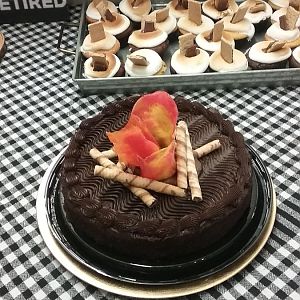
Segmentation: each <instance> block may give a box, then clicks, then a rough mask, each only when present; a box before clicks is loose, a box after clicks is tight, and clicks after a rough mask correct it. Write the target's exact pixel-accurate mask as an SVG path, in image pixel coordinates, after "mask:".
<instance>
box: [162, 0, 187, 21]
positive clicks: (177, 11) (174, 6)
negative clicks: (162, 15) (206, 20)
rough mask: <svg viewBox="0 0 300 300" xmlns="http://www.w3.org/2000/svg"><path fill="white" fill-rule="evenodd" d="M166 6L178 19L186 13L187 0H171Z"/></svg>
mask: <svg viewBox="0 0 300 300" xmlns="http://www.w3.org/2000/svg"><path fill="white" fill-rule="evenodd" d="M167 7H168V8H169V9H170V15H172V16H174V17H175V18H176V19H179V18H181V17H184V16H186V15H187V13H188V0H171V1H170V2H169V3H168V4H167Z"/></svg>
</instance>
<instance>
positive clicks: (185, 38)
mask: <svg viewBox="0 0 300 300" xmlns="http://www.w3.org/2000/svg"><path fill="white" fill-rule="evenodd" d="M178 39H179V49H178V50H176V51H175V52H174V53H173V55H172V57H171V66H170V71H171V73H172V74H200V73H203V72H205V71H206V70H207V68H208V64H209V54H208V53H207V52H206V51H205V50H202V49H200V48H198V47H197V45H196V44H195V42H194V39H195V37H194V35H193V34H192V33H187V34H185V35H181V36H179V37H178Z"/></svg>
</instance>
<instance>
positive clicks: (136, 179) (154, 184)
mask: <svg viewBox="0 0 300 300" xmlns="http://www.w3.org/2000/svg"><path fill="white" fill-rule="evenodd" d="M94 174H95V175H99V176H101V177H103V178H106V179H112V180H115V181H118V182H121V183H125V184H129V185H133V186H136V187H140V188H144V189H149V190H152V191H155V192H158V193H163V194H168V195H172V196H178V197H185V190H184V189H181V188H179V187H177V186H174V185H170V184H166V183H163V182H160V181H157V180H152V179H149V178H144V177H140V176H137V175H133V174H128V173H125V172H124V171H121V170H119V169H117V168H111V169H110V168H105V167H101V166H95V170H94Z"/></svg>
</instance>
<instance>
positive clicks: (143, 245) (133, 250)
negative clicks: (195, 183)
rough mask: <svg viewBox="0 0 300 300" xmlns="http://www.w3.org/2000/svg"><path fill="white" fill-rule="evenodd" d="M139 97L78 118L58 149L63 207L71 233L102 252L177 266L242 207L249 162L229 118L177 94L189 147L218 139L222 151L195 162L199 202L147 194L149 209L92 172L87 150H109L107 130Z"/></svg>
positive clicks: (228, 225) (216, 236)
mask: <svg viewBox="0 0 300 300" xmlns="http://www.w3.org/2000/svg"><path fill="white" fill-rule="evenodd" d="M137 99H138V97H128V98H126V99H123V100H122V99H119V100H118V101H116V102H113V103H111V104H109V105H107V106H106V107H105V108H104V109H103V110H102V111H101V112H100V113H99V114H98V115H96V116H95V117H93V118H90V119H87V120H84V121H83V122H82V123H81V124H80V126H79V128H78V130H77V131H76V132H75V134H74V136H73V137H72V139H71V142H70V144H69V146H68V148H67V150H66V152H65V159H64V163H63V166H62V170H61V191H62V196H63V198H64V210H65V212H66V216H67V219H68V220H69V222H70V223H71V224H72V226H73V227H74V229H75V230H76V231H77V232H78V234H80V235H81V236H83V237H88V238H89V239H90V240H91V241H93V243H94V245H95V247H97V248H98V249H100V250H101V251H103V252H106V253H109V255H112V256H114V255H115V256H117V257H122V258H124V259H127V260H130V261H137V262H146V263H148V262H152V263H156V262H165V261H173V262H176V261H178V260H180V259H183V258H184V257H186V256H190V255H197V253H199V251H203V250H204V249H208V247H210V246H212V245H213V244H214V243H216V242H217V241H219V240H220V239H221V238H222V237H224V236H225V235H226V234H227V233H228V232H229V231H230V230H231V229H232V228H234V226H235V225H236V224H237V222H238V221H239V220H240V218H241V217H242V216H243V214H244V213H245V212H246V211H247V209H248V208H249V203H250V198H251V190H252V185H251V182H252V181H251V177H252V167H251V158H250V155H249V153H248V151H247V148H246V146H245V143H244V139H243V136H242V135H241V134H240V133H238V132H236V131H235V130H234V128H233V125H232V123H231V122H230V121H228V120H224V119H223V117H222V116H221V115H220V114H219V113H218V112H217V111H216V110H212V109H206V108H205V107H204V106H203V105H201V104H200V103H199V102H198V101H197V102H196V101H194V102H190V101H188V100H185V99H184V98H182V97H176V98H175V102H176V104H177V107H178V111H179V117H178V121H180V120H184V121H186V123H187V125H188V129H189V133H190V138H191V144H192V146H193V149H195V148H197V147H200V146H202V145H204V144H206V143H208V142H210V141H211V140H214V139H219V140H220V142H221V147H220V148H219V149H217V150H215V151H213V152H211V153H210V154H209V155H206V156H204V157H202V158H200V159H199V160H198V162H197V164H198V165H200V166H201V167H200V168H198V174H199V181H200V184H201V188H202V195H203V200H201V201H199V202H197V201H192V199H191V196H190V195H189V194H187V196H186V197H184V198H181V197H174V196H169V195H165V194H161V193H156V192H151V193H152V194H153V195H154V196H155V197H156V199H157V201H156V202H155V204H154V205H153V206H151V207H148V206H146V205H145V204H144V203H143V202H142V201H140V200H139V199H137V198H136V197H135V196H134V195H133V194H132V193H131V192H130V191H129V190H128V189H127V188H125V187H124V186H123V185H122V184H120V183H117V182H114V181H111V180H107V179H104V178H101V177H97V176H95V175H94V168H95V165H96V162H95V161H94V160H93V159H92V158H91V157H90V155H89V151H90V149H91V148H94V147H95V148H97V149H99V150H100V151H104V150H108V149H110V148H111V147H112V144H111V143H110V142H109V140H108V138H107V134H106V133H107V132H108V131H110V132H112V131H116V130H119V129H121V128H123V126H124V125H125V124H126V123H127V121H128V118H129V116H130V113H131V110H132V108H133V105H134V103H135V102H136V101H137Z"/></svg>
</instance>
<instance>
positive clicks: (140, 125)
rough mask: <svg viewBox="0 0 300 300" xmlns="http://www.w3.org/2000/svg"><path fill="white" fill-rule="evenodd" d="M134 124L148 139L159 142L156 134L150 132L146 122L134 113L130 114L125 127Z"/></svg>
mask: <svg viewBox="0 0 300 300" xmlns="http://www.w3.org/2000/svg"><path fill="white" fill-rule="evenodd" d="M132 126H134V127H138V128H140V129H141V131H142V132H143V134H144V136H145V138H146V139H147V140H149V141H151V142H153V143H155V144H157V142H156V140H155V138H154V136H153V135H152V133H151V132H150V130H149V128H147V126H146V124H145V123H144V122H143V121H142V120H141V119H140V118H139V117H138V116H136V115H133V114H131V115H130V118H129V120H128V123H127V124H126V125H125V127H126V128H130V127H132ZM157 145H158V144H157Z"/></svg>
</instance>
